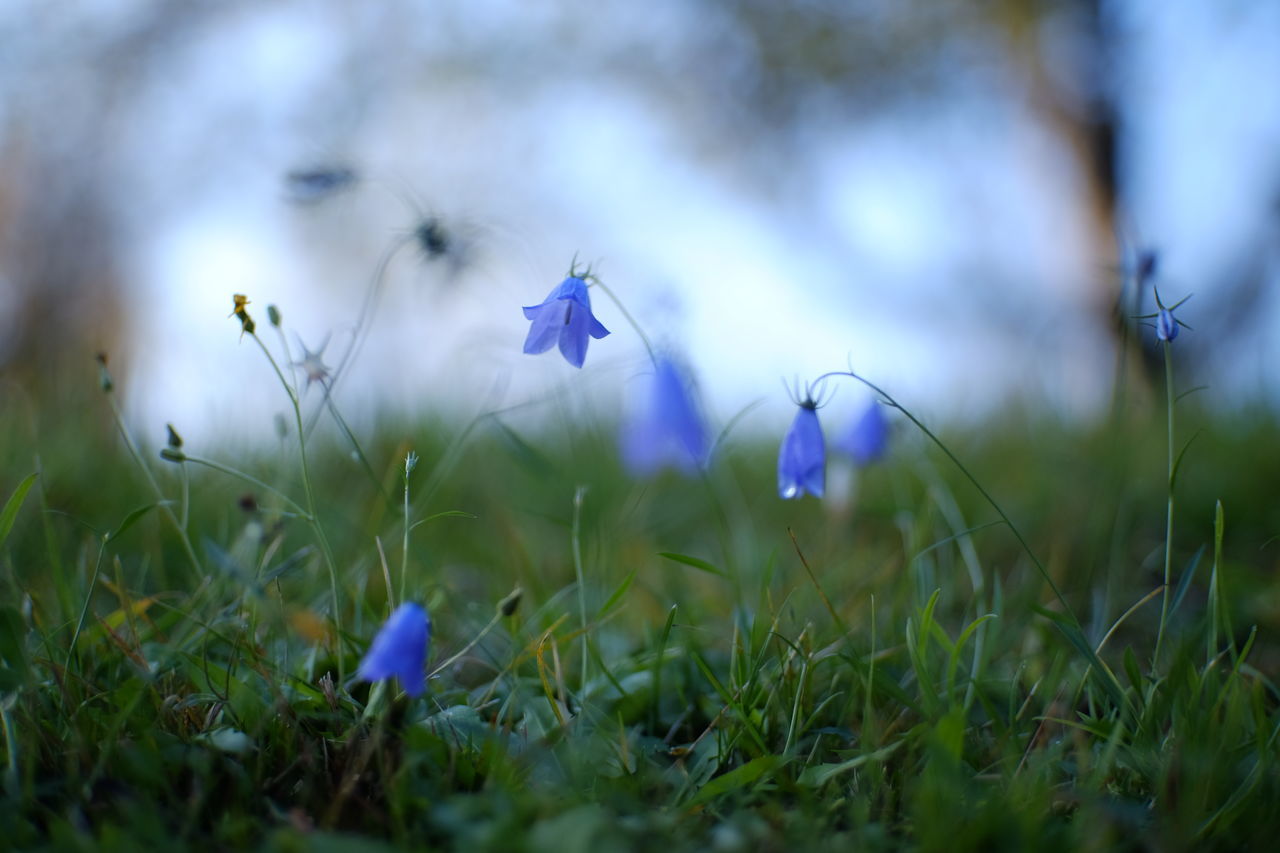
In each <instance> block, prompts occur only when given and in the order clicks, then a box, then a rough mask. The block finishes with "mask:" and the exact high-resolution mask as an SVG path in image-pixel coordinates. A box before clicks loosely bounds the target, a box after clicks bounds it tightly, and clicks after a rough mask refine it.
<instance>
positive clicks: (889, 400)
mask: <svg viewBox="0 0 1280 853" xmlns="http://www.w3.org/2000/svg"><path fill="white" fill-rule="evenodd" d="M828 376H848V377H849V378H851V379H856V380H858V381H859V382H861V383H862V384H863V385H865V386H867V387H868V388H870V389H871V390H872V391H874V392H875V393H877V394H879V395H880V396H881V397H882V398H884V401H885V403H886V404H887V405H889V406H892V407H893V408H895V409H897V410H898V411H900V412H902V414H904V415H905V416H906V417H907V419H908V420H910V421H911V423H913V424H915V425H916V427H917V428H918V429H919V430H920V431H921V432H923V433H924V434H925V435H926V436H927V437H928V438H929V440H930V441H932V442H933V443H934V444H936V445H937V446H938V448H939V449H941V450H942V452H943V453H945V454H946V456H947V458H948V459H950V460H951V462H952V464H954V465H955V466H956V468H958V469H959V470H960V473H961V474H963V475H964V476H965V479H967V480H968V481H969V482H970V483H972V484H973V487H974V488H976V489H977V490H978V493H979V494H981V495H982V497H983V498H985V499H986V501H987V503H989V504H990V505H991V508H992V509H994V510H995V511H996V513H997V514H998V515H999V516H1000V519H1001V520H1002V521H1003V522H1004V523H1005V526H1006V527H1008V528H1009V531H1010V532H1011V533H1013V536H1014V538H1015V539H1017V540H1018V544H1019V545H1021V546H1022V550H1023V551H1025V552H1026V554H1027V556H1028V557H1030V558H1031V562H1032V564H1034V565H1035V567H1036V570H1037V571H1039V572H1040V576H1041V577H1043V578H1044V580H1045V582H1046V583H1048V584H1049V588H1050V589H1051V590H1053V595H1054V597H1055V598H1057V599H1058V603H1059V604H1061V605H1062V608H1063V610H1064V611H1065V612H1066V614H1067V615H1068V616H1069V617H1070V618H1071V621H1072V622H1075V623H1076V625H1079V624H1080V623H1079V620H1078V619H1076V615H1075V613H1074V612H1072V610H1071V606H1070V605H1069V604H1067V600H1066V598H1065V597H1064V596H1063V595H1062V591H1061V590H1060V589H1058V585H1057V584H1056V583H1054V582H1053V578H1052V577H1050V576H1049V571H1048V569H1046V568H1045V567H1044V564H1043V563H1041V562H1040V558H1038V557H1037V556H1036V554H1035V552H1034V551H1032V550H1031V546H1030V545H1029V544H1028V543H1027V540H1026V539H1025V538H1024V537H1023V535H1022V532H1021V531H1020V530H1018V528H1017V525H1015V524H1014V523H1013V520H1012V519H1011V518H1009V516H1008V514H1007V513H1005V511H1004V509H1003V508H1001V506H1000V504H998V503H996V499H995V498H993V497H992V496H991V494H990V492H988V491H987V490H986V489H985V488H983V487H982V484H981V483H980V482H978V478H977V477H975V476H973V474H971V473H969V469H968V468H966V467H965V466H964V463H963V462H961V461H960V460H959V459H958V458H956V455H955V454H954V453H952V452H951V449H950V448H948V447H947V446H946V445H945V444H943V442H942V439H940V438H938V437H937V436H936V435H934V434H933V431H932V430H930V429H929V428H928V427H927V426H925V425H924V424H923V423H921V422H920V419H919V418H917V417H916V416H915V415H913V414H911V412H910V411H908V410H907V409H906V408H904V407H903V405H902V404H901V403H899V402H898V401H897V400H895V399H894V398H893V396H892V395H890V394H889V393H887V392H886V391H885V390H884V389H883V388H881V387H880V386H878V385H876V384H875V383H873V382H871V381H870V380H868V379H864V378H863V377H861V376H859V375H858V374H856V373H854V372H853V371H852V370H833V371H831V372H830V373H824V374H822V375H821V376H819V377H818V378H817V380H815V382H814V384H815V385H816V384H818V383H819V382H821V381H822V380H824V379H826V378H827V377H828Z"/></svg>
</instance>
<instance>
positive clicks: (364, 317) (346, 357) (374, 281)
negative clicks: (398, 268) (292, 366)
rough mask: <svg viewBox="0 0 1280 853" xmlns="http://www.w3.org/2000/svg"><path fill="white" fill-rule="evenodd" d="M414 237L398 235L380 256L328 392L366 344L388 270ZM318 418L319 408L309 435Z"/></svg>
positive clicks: (309, 423)
mask: <svg viewBox="0 0 1280 853" xmlns="http://www.w3.org/2000/svg"><path fill="white" fill-rule="evenodd" d="M413 239H414V238H413V235H412V234H402V235H400V236H398V237H397V238H396V239H395V240H393V241H392V242H391V245H389V246H387V248H386V249H384V250H383V251H382V256H381V257H379V258H378V265H377V267H375V268H374V271H373V277H372V278H371V279H370V280H369V287H368V288H367V289H366V290H365V293H364V300H363V301H362V302H361V303H360V313H359V314H357V315H356V325H355V329H354V330H353V331H352V333H351V341H350V343H348V344H347V348H346V350H345V351H344V352H343V353H342V357H341V358H339V359H338V365H337V367H335V368H334V369H333V373H332V375H331V377H330V379H329V386H328V389H327V390H328V393H333V389H334V388H336V387H337V385H338V382H339V381H341V379H342V377H343V376H345V375H346V372H347V367H348V366H350V364H351V362H352V361H353V360H354V359H355V357H356V356H357V355H359V353H360V347H362V346H363V345H364V339H365V333H366V331H367V329H366V326H367V324H368V322H369V319H370V317H371V316H372V314H373V311H374V309H375V307H376V306H377V302H378V297H379V296H381V294H382V288H383V285H384V284H385V283H386V279H387V270H388V269H389V268H390V267H391V261H392V260H393V259H394V258H395V256H396V255H397V254H399V252H400V250H401V249H403V248H404V247H405V246H408V245H410V244H412V243H413ZM318 420H320V411H319V410H318V409H317V410H316V411H315V412H314V413H313V414H312V416H311V420H310V421H309V422H308V423H307V427H306V432H307V434H308V435H310V434H311V430H313V429H315V425H316V422H317V421H318Z"/></svg>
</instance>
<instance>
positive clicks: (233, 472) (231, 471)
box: [183, 453, 311, 522]
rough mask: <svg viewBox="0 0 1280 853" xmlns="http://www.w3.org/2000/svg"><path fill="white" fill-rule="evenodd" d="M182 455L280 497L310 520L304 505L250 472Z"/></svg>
mask: <svg viewBox="0 0 1280 853" xmlns="http://www.w3.org/2000/svg"><path fill="white" fill-rule="evenodd" d="M183 455H184V457H185V461H187V462H190V463H192V464H194V465H203V466H205V467H206V468H212V469H213V470H215V471H218V472H220V473H223V474H227V475H228V476H231V477H236V478H238V479H241V480H244V481H245V482H246V483H249V484H251V485H254V486H257V487H258V488H259V489H262V490H263V491H266V492H270V493H271V494H273V495H275V496H276V497H278V498H280V500H282V501H284V502H285V503H286V504H288V505H289V507H290V508H291V509H292V510H293V511H294V512H295V513H297V514H298V517H299V518H302V519H305V520H306V521H308V522H310V521H311V514H310V513H308V512H307V510H306V508H305V507H302V506H300V505H299V504H298V503H297V502H295V501H294V500H293V499H292V498H290V497H289V496H288V495H286V494H285V493H284V492H282V491H280V490H279V489H277V488H275V487H274V486H268V485H267V484H266V483H264V482H262V481H261V480H259V479H258V478H257V477H254V476H252V475H251V474H246V473H245V472H244V471H241V470H239V469H238V468H232V467H231V466H230V465H224V464H222V463H221V462H215V461H214V460H212V459H205V458H204V457H203V456H192V455H191V454H189V453H187V454H183Z"/></svg>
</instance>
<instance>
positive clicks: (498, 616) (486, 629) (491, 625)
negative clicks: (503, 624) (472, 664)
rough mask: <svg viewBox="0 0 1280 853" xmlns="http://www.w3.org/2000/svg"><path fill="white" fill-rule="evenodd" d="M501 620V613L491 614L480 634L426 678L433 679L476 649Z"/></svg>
mask: <svg viewBox="0 0 1280 853" xmlns="http://www.w3.org/2000/svg"><path fill="white" fill-rule="evenodd" d="M501 619H502V611H501V610H499V611H497V612H496V613H494V614H493V618H492V619H490V620H489V623H488V624H487V625H485V626H484V627H483V628H481V629H480V633H479V634H476V635H475V636H474V637H472V638H471V642H469V643H467V644H466V645H465V646H463V647H462V648H461V649H459V650H458V651H457V652H456V653H455V654H453V655H452V656H450V657H449V659H448V660H446V661H445V662H444V663H442V664H440V665H439V666H437V667H436V668H435V669H433V670H431V671H430V672H428V673H427V678H429V679H430V678H435V677H436V676H437V675H439V674H440V673H442V672H444V671H445V670H446V669H448V668H449V667H450V666H452V665H453V663H454V662H455V661H456V660H458V658H460V657H462V656H463V655H465V654H466V653H467V652H469V651H471V650H472V649H474V648H475V647H476V643H479V642H480V641H481V640H483V639H484V638H485V637H486V636H487V635H488V633H489V632H490V631H492V630H493V628H494V626H495V625H497V624H498V622H499V620H501Z"/></svg>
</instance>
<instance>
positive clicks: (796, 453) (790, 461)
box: [778, 405, 826, 498]
mask: <svg viewBox="0 0 1280 853" xmlns="http://www.w3.org/2000/svg"><path fill="white" fill-rule="evenodd" d="M825 485H826V448H825V447H824V445H823V441H822V427H821V425H819V423H818V413H817V411H816V410H815V409H814V407H813V406H812V405H802V406H801V407H800V411H798V412H796V417H795V420H794V421H792V422H791V429H789V430H787V434H786V436H784V437H783V439H782V447H780V448H779V450H778V494H779V495H781V496H782V497H783V498H798V497H802V496H803V495H804V494H805V492H806V491H807V492H809V493H811V494H813V495H815V496H817V497H822V492H823V489H824V487H825Z"/></svg>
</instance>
